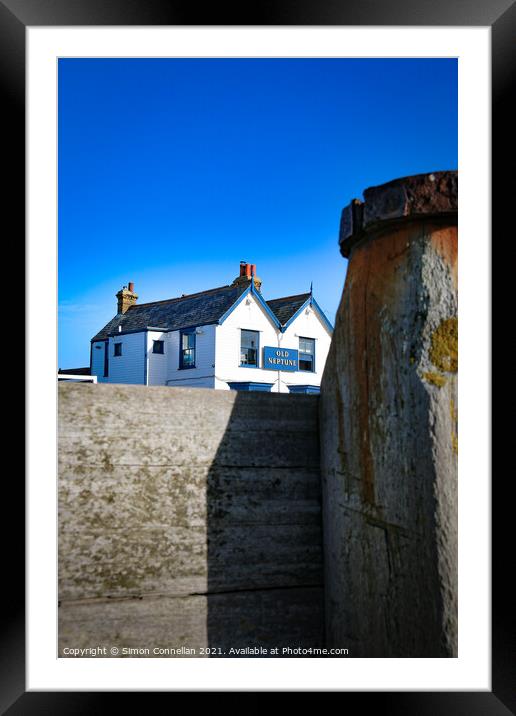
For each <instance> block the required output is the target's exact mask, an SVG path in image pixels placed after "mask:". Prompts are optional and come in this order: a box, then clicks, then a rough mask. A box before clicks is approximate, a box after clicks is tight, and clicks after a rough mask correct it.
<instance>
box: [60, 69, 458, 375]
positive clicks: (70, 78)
mask: <svg viewBox="0 0 516 716" xmlns="http://www.w3.org/2000/svg"><path fill="white" fill-rule="evenodd" d="M58 114H59V142H58V151H59V358H58V363H59V366H60V367H61V368H70V367H71V368H73V367H81V366H86V365H88V364H89V345H90V344H89V341H90V338H91V337H92V336H93V335H94V334H95V333H96V332H97V331H98V330H99V329H100V328H101V327H102V326H103V325H104V324H105V323H107V321H108V320H109V319H110V318H112V316H113V315H114V314H115V313H116V299H115V293H116V292H117V291H118V290H119V289H120V288H121V287H122V285H124V284H127V283H128V281H134V282H135V290H136V292H137V293H138V294H139V302H140V303H147V302H149V301H157V300H162V299H166V298H171V297H174V296H179V295H181V294H182V293H194V292H196V291H202V290H204V289H209V288H214V287H216V286H222V285H225V284H227V283H231V281H232V280H233V278H234V277H235V276H236V275H237V274H238V271H239V262H240V260H246V261H249V262H250V263H255V264H256V265H257V274H258V275H259V276H260V278H261V279H262V280H263V286H262V293H263V295H264V297H265V298H266V299H270V298H277V297H279V296H287V295H290V294H296V293H302V292H304V291H307V290H309V287H310V282H311V281H313V285H314V295H315V297H316V299H317V301H318V303H319V304H320V305H321V306H322V308H323V309H324V310H325V311H326V313H327V315H328V317H329V319H330V320H331V321H332V323H333V320H334V317H335V312H336V310H337V306H338V302H339V299H340V295H341V291H342V288H343V285H344V278H345V273H346V261H345V260H344V259H343V258H342V257H341V256H340V254H339V250H338V245H337V239H338V228H339V220H340V212H341V210H342V208H343V207H344V206H345V205H346V204H347V203H348V202H349V201H350V199H352V198H353V197H361V195H362V191H363V189H365V188H367V187H368V186H374V185H376V184H382V183H383V182H386V181H390V180H391V179H395V178H397V177H400V176H406V175H409V174H417V173H421V172H429V171H437V170H440V169H456V168H457V62H456V60H454V59H449V60H448V59H414V60H412V59H399V60H397V59H396V60H395V59H385V60H384V59H365V60H358V59H335V60H334V59H315V60H312V59H299V60H298V59H271V60H269V59H219V60H217V59H192V60H187V59H186V60H185V59H134V60H133V59H119V60H118V59H107V60H105V59H63V60H60V61H59V112H58Z"/></svg>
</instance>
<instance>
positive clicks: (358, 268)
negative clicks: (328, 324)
mask: <svg viewBox="0 0 516 716" xmlns="http://www.w3.org/2000/svg"><path fill="white" fill-rule="evenodd" d="M422 231H423V229H422V227H421V225H417V224H414V223H407V224H406V225H405V226H401V227H400V226H398V227H396V230H395V231H391V232H389V231H384V232H382V233H381V236H380V235H378V236H376V237H375V238H371V239H370V240H368V241H365V242H363V243H361V244H359V245H357V246H356V247H355V249H354V251H353V256H352V260H351V261H350V264H349V267H348V276H347V281H349V283H350V284H352V285H353V290H352V291H349V292H348V305H347V307H346V310H347V317H346V320H347V323H348V325H349V326H352V330H350V331H349V341H348V346H347V350H348V351H349V358H350V365H351V366H352V375H350V376H349V379H350V383H351V389H352V391H353V392H354V394H355V404H356V406H357V411H356V416H353V417H356V423H357V425H356V427H355V430H356V431H357V432H356V433H355V443H356V445H357V448H358V449H359V466H360V474H361V487H362V499H363V501H364V502H365V503H367V504H370V505H375V502H376V498H375V474H374V472H375V470H374V460H373V451H374V445H373V444H372V441H373V439H375V438H376V439H379V438H378V436H379V435H381V428H382V426H381V425H378V424H376V423H375V420H377V418H376V417H375V409H374V408H375V406H381V405H382V402H383V400H384V397H383V389H382V376H383V373H384V366H383V360H384V357H383V355H382V344H381V335H382V331H384V326H383V325H382V324H383V320H384V318H383V316H384V315H391V316H397V315H399V313H400V306H401V303H402V301H403V300H404V299H405V291H406V282H405V281H404V280H402V278H403V277H404V276H409V275H410V274H411V272H412V271H413V269H412V267H411V260H412V250H411V247H412V245H413V243H414V241H416V240H418V239H420V238H421V236H422ZM358 287H360V289H359V288H358ZM380 412H381V411H380Z"/></svg>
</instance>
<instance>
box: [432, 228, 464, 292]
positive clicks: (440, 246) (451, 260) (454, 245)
mask: <svg viewBox="0 0 516 716" xmlns="http://www.w3.org/2000/svg"><path fill="white" fill-rule="evenodd" d="M430 231H431V234H430V243H431V245H432V247H433V248H434V249H435V251H436V252H437V253H438V254H439V256H440V257H441V258H442V260H443V261H444V262H445V263H446V264H448V266H449V267H450V270H451V274H452V276H453V281H454V284H455V288H457V286H458V240H457V226H446V227H444V228H442V227H441V228H439V227H437V226H435V227H434V226H432V227H430Z"/></svg>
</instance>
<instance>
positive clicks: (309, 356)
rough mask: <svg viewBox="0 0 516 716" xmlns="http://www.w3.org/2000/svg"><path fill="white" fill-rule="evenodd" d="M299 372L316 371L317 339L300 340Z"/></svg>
mask: <svg viewBox="0 0 516 716" xmlns="http://www.w3.org/2000/svg"><path fill="white" fill-rule="evenodd" d="M299 370H307V371H310V372H312V373H313V372H314V371H315V338H300V339H299Z"/></svg>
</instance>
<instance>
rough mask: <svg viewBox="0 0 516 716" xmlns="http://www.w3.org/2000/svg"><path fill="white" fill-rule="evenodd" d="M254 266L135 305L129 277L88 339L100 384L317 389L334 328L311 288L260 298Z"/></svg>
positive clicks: (246, 265) (93, 371)
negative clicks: (215, 283)
mask: <svg viewBox="0 0 516 716" xmlns="http://www.w3.org/2000/svg"><path fill="white" fill-rule="evenodd" d="M261 284H262V282H261V280H260V279H259V278H258V277H257V276H256V267H255V265H254V264H249V263H246V262H244V261H241V262H240V273H239V275H238V276H237V277H236V278H235V280H234V281H233V283H231V284H229V285H227V286H221V287H220V288H212V289H209V290H207V291H201V292H200V293H193V294H190V295H187V296H186V295H183V296H180V297H179V298H169V299H167V300H164V301H154V302H153V303H137V299H138V296H137V294H136V293H135V291H134V284H133V283H132V282H130V283H128V285H127V286H124V287H123V288H122V289H121V290H120V291H119V292H118V293H117V294H116V298H117V301H118V303H117V314H116V316H115V317H114V318H113V319H112V320H111V321H109V323H108V324H107V325H106V326H104V328H103V329H102V330H101V331H99V333H97V335H96V336H95V337H94V338H92V340H91V353H90V372H91V375H95V376H97V381H98V382H99V383H132V384H139V385H168V386H176V387H178V386H189V387H198V388H216V389H218V390H253V391H254V390H260V391H267V392H280V393H289V392H290V393H318V392H319V386H320V383H321V377H322V374H323V370H324V364H325V362H326V356H327V354H328V350H329V347H330V342H331V337H332V331H333V327H332V325H331V323H330V322H329V321H328V319H327V318H326V316H325V315H324V313H323V311H322V310H321V308H320V307H319V305H318V304H317V301H316V300H315V298H314V296H313V293H312V290H311V289H310V291H309V292H308V293H301V294H299V295H297V296H285V297H284V298H274V299H271V300H268V301H266V300H265V298H264V297H263V296H262V292H261Z"/></svg>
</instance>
